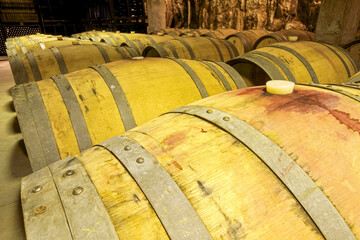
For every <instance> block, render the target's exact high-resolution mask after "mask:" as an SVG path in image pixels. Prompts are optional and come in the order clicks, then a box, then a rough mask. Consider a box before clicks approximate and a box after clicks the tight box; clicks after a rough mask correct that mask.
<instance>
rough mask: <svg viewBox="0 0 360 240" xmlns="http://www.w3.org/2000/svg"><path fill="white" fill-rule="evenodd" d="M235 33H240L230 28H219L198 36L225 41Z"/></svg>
mask: <svg viewBox="0 0 360 240" xmlns="http://www.w3.org/2000/svg"><path fill="white" fill-rule="evenodd" d="M237 32H240V30H237V29H231V28H219V29H216V30H211V31H210V32H207V33H203V34H201V35H200V36H202V37H213V38H222V39H226V38H227V37H228V36H229V35H231V34H235V33H237Z"/></svg>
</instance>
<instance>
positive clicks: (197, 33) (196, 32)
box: [179, 28, 211, 37]
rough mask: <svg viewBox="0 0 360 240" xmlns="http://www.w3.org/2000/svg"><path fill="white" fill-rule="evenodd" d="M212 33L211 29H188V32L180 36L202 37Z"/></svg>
mask: <svg viewBox="0 0 360 240" xmlns="http://www.w3.org/2000/svg"><path fill="white" fill-rule="evenodd" d="M209 32H211V30H210V29H206V28H204V29H200V28H199V29H188V31H185V32H183V33H181V34H180V35H179V36H189V37H200V36H201V35H203V34H206V33H209Z"/></svg>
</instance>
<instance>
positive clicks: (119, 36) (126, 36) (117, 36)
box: [90, 33, 147, 46]
mask: <svg viewBox="0 0 360 240" xmlns="http://www.w3.org/2000/svg"><path fill="white" fill-rule="evenodd" d="M146 36H147V34H144V33H111V34H109V36H105V35H103V36H99V37H93V38H91V39H90V40H92V41H95V42H104V43H106V44H109V45H113V46H120V45H121V44H122V43H124V42H127V41H131V40H134V39H140V38H145V37H146Z"/></svg>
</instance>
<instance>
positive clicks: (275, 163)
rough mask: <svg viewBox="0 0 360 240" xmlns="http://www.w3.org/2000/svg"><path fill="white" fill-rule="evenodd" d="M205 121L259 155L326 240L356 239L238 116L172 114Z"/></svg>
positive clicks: (316, 191) (280, 153) (297, 171)
mask: <svg viewBox="0 0 360 240" xmlns="http://www.w3.org/2000/svg"><path fill="white" fill-rule="evenodd" d="M170 113H181V114H188V115H192V116H195V117H197V118H200V119H203V120H206V121H208V122H210V123H212V124H213V125H215V126H217V127H219V128H220V129H222V130H224V131H225V132H227V133H229V134H230V135H232V136H233V137H235V138H236V139H237V140H238V141H240V142H242V143H243V144H244V145H245V146H246V147H248V148H249V149H250V150H251V151H252V152H253V153H254V154H256V155H257V156H258V157H259V158H260V159H261V160H262V161H263V162H264V163H265V164H266V166H268V167H269V168H270V169H271V171H272V172H273V173H274V174H275V175H276V176H277V177H278V178H279V179H280V180H281V182H282V183H283V184H284V185H285V186H286V187H287V188H288V189H289V190H290V192H291V193H292V194H293V195H294V197H295V198H296V199H297V201H298V202H299V203H300V204H301V206H302V207H303V208H304V210H305V211H306V212H307V214H308V215H309V217H310V218H311V219H312V220H313V221H314V223H315V224H316V226H317V227H318V228H319V230H320V231H321V233H322V234H323V236H324V237H325V239H327V240H338V239H352V240H355V239H356V238H355V236H354V234H353V233H352V231H351V229H350V227H349V226H348V225H347V224H346V222H345V221H344V219H343V218H342V216H341V215H340V214H339V212H338V211H337V209H336V208H335V207H334V206H333V204H332V203H331V201H330V200H329V199H328V198H327V197H326V195H325V194H324V193H323V192H322V191H321V189H320V188H319V187H318V186H317V185H316V183H315V182H314V181H313V180H312V179H311V178H310V177H309V176H308V175H307V173H306V172H305V171H304V170H303V169H302V168H301V167H300V166H299V165H298V164H297V163H296V162H295V161H294V160H293V159H292V158H291V157H290V156H289V155H288V154H287V153H286V152H285V151H284V150H282V149H281V148H280V147H279V146H278V145H277V144H276V143H274V142H273V141H272V140H271V139H269V138H268V137H266V136H265V135H263V133H261V132H259V131H258V130H257V129H255V128H254V127H252V126H251V125H249V124H248V123H246V122H245V121H242V120H240V119H239V118H237V117H236V116H233V115H231V114H228V113H226V112H223V111H221V110H218V109H215V108H209V107H204V106H185V107H181V108H178V109H175V110H173V111H171V112H170Z"/></svg>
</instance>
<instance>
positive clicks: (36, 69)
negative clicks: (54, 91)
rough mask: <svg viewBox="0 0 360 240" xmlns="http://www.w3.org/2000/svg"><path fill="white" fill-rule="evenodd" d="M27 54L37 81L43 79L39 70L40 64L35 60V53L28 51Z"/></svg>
mask: <svg viewBox="0 0 360 240" xmlns="http://www.w3.org/2000/svg"><path fill="white" fill-rule="evenodd" d="M25 56H26V58H27V59H28V61H29V64H30V67H31V71H32V73H33V75H34V78H35V81H40V80H41V79H42V77H41V73H40V70H39V66H38V64H37V62H36V60H35V57H34V55H33V53H32V52H27V53H25Z"/></svg>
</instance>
